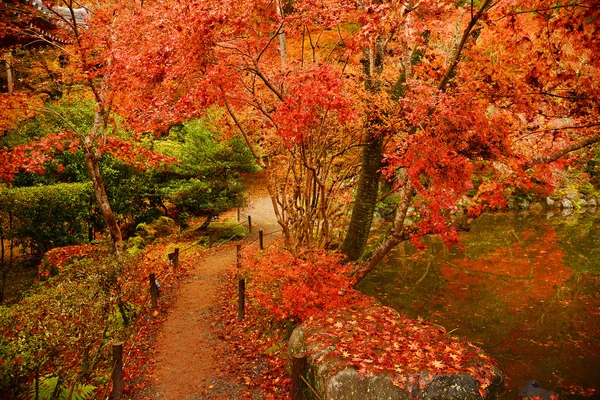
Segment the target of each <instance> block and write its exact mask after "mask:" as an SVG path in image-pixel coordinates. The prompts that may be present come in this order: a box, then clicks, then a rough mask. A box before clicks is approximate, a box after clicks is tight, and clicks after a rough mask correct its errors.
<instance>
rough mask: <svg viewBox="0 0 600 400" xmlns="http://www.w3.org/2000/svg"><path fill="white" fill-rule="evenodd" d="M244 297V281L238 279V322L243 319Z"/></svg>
mask: <svg viewBox="0 0 600 400" xmlns="http://www.w3.org/2000/svg"><path fill="white" fill-rule="evenodd" d="M245 297H246V280H245V279H244V278H240V279H239V280H238V321H241V320H243V319H244V311H245V310H244V301H245Z"/></svg>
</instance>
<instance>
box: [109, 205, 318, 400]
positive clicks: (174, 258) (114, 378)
mask: <svg viewBox="0 0 600 400" xmlns="http://www.w3.org/2000/svg"><path fill="white" fill-rule="evenodd" d="M237 214H238V222H239V223H240V224H241V225H246V224H247V227H248V232H249V233H250V235H249V236H247V237H246V238H244V240H243V242H244V243H243V244H242V243H238V244H237V245H236V265H237V267H238V268H239V267H241V264H240V258H241V251H242V250H243V249H245V248H247V247H249V246H252V245H253V244H254V243H256V242H257V241H258V242H259V249H260V250H263V249H264V238H265V237H266V236H270V235H274V234H276V233H281V232H283V230H282V229H276V230H273V231H270V232H266V233H265V232H264V231H263V230H262V229H259V230H258V232H257V233H256V236H254V235H253V234H252V229H253V226H252V216H251V215H247V216H245V217H246V218H244V219H245V221H240V218H242V212H241V209H238V211H237ZM254 228H256V227H254ZM209 235H210V236H209V247H212V245H213V242H214V241H213V236H212V234H209ZM238 238H239V235H238V234H233V235H232V236H231V237H229V238H227V239H223V240H220V241H219V244H220V245H223V244H228V243H233V242H235V241H238ZM195 246H199V243H197V242H194V243H191V244H190V245H189V246H187V247H185V248H183V249H181V248H178V247H177V248H175V249H174V251H173V252H171V253H168V254H167V260H166V264H165V267H167V271H166V273H165V271H163V272H161V273H158V274H156V273H150V274H149V275H148V283H149V289H150V290H149V294H150V299H149V300H150V304H151V308H157V307H158V298H159V297H160V283H159V281H158V278H161V279H165V280H166V278H167V277H169V276H170V275H171V274H173V273H174V272H175V271H176V270H177V269H178V268H179V265H180V257H181V256H182V255H185V254H187V253H188V252H189V250H190V249H191V248H193V247H195ZM245 290H246V280H245V279H244V278H243V277H241V276H240V277H239V278H238V320H239V321H242V320H243V319H244V316H245ZM142 293H143V291H140V295H141V294H142ZM146 293H148V292H146ZM140 332H141V329H140V331H139V332H138V335H139V334H140ZM138 335H136V337H137V336H138ZM134 347H135V339H134V340H133V341H132V345H131V346H130V348H129V350H128V351H127V353H126V355H125V358H124V357H123V343H122V342H115V343H113V351H112V358H113V361H112V370H111V383H112V391H111V395H110V396H107V391H108V389H109V387H110V385H107V386H106V388H105V391H104V394H103V395H102V398H103V399H105V400H109V399H112V400H119V399H120V398H121V397H122V395H123V390H124V381H123V370H124V367H125V365H126V363H125V361H126V360H127V359H128V358H129V355H130V354H131V351H132V349H133V348H134ZM302 380H304V382H306V380H305V379H304V377H302V376H301V380H300V383H298V385H300V387H302ZM306 384H308V382H306ZM308 387H310V385H308ZM310 388H311V390H313V391H314V389H312V387H310ZM294 390H295V389H294ZM300 390H302V389H300ZM315 394H316V393H315ZM316 395H317V398H318V394H316ZM299 399H300V398H299Z"/></svg>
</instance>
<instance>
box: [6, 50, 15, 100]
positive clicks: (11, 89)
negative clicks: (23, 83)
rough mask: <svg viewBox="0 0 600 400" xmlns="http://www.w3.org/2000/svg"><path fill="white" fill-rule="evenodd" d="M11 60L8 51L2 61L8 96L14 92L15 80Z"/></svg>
mask: <svg viewBox="0 0 600 400" xmlns="http://www.w3.org/2000/svg"><path fill="white" fill-rule="evenodd" d="M11 58H12V55H11V53H10V51H9V52H8V54H7V55H6V58H5V59H4V64H5V65H6V85H7V88H8V94H12V93H13V92H14V91H15V78H14V77H13V71H12V60H11Z"/></svg>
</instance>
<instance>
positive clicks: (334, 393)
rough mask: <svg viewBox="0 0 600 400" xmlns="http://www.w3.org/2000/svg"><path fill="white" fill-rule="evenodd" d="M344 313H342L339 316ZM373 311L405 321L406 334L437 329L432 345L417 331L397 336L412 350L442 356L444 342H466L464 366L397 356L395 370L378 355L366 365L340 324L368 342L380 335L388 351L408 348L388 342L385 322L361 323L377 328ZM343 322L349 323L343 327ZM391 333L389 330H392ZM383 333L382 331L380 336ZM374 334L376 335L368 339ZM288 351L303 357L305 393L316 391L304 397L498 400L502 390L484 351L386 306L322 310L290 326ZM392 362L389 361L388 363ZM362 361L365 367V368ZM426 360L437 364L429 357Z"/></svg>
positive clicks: (451, 344)
mask: <svg viewBox="0 0 600 400" xmlns="http://www.w3.org/2000/svg"><path fill="white" fill-rule="evenodd" d="M342 314H343V316H341V315H342ZM374 315H382V316H383V317H382V318H381V321H388V322H389V321H393V320H394V319H396V321H397V322H394V325H396V326H402V327H406V326H408V327H409V331H407V332H409V333H408V335H409V336H410V335H411V333H410V332H417V331H418V330H423V332H424V334H425V336H424V338H429V336H430V335H435V333H434V332H436V331H437V332H439V334H438V335H437V336H436V337H432V338H431V340H432V341H435V344H434V346H436V347H435V348H432V347H431V344H430V343H429V342H428V341H427V339H426V340H423V342H422V343H419V342H416V341H418V337H419V336H416V338H417V339H415V340H412V339H406V338H405V337H398V341H400V342H402V341H406V340H408V341H410V342H411V346H412V347H411V349H410V350H408V351H411V352H412V351H415V352H416V351H418V350H419V346H422V347H423V349H427V348H429V349H430V352H431V353H433V357H436V358H440V357H441V354H440V353H444V350H441V351H440V350H439V349H441V348H442V347H443V346H445V348H446V349H451V348H453V347H456V346H461V347H464V348H465V349H466V352H465V354H466V355H468V357H467V356H466V355H465V358H464V359H461V363H462V364H463V365H462V367H461V368H462V369H461V368H449V369H447V370H444V369H443V368H442V369H436V368H428V367H425V366H424V365H421V366H420V367H417V368H415V365H412V366H408V369H405V368H404V367H406V365H405V364H402V357H400V359H399V360H397V361H398V363H399V364H396V366H397V367H398V366H401V368H397V369H396V370H395V369H390V368H389V364H390V360H387V363H385V364H387V366H386V365H382V364H380V363H378V360H371V361H370V362H369V363H367V364H365V363H361V362H360V361H359V360H360V359H361V357H362V356H361V355H360V353H361V351H364V350H365V349H359V348H356V349H355V350H356V352H352V348H350V349H349V347H348V346H351V345H352V344H351V343H348V341H347V340H346V341H345V340H344V338H343V337H340V336H343V335H344V332H341V331H340V329H342V331H343V330H344V329H346V332H350V330H352V334H351V336H352V337H354V335H366V337H367V340H369V341H370V343H371V344H372V343H374V342H376V341H377V339H382V338H383V340H381V343H380V346H381V348H386V347H387V348H388V349H390V346H391V349H392V351H391V353H392V354H393V353H394V352H395V351H394V350H397V351H396V352H397V353H398V354H401V353H402V354H403V355H405V353H406V350H402V349H399V348H398V346H395V344H396V343H397V342H396V341H393V340H392V341H391V342H392V343H390V340H389V337H390V336H389V334H390V332H383V330H384V329H386V328H389V327H388V326H381V327H380V328H381V330H380V331H376V332H373V331H369V329H368V327H367V326H366V324H365V322H367V324H369V323H375V325H374V326H375V327H377V324H376V323H377V321H374V319H376V318H373V317H372V316H374ZM364 318H366V320H365V319H364ZM381 321H380V322H381ZM349 322H355V324H353V325H352V326H351V325H349V324H348V323H349ZM345 325H347V326H349V328H344V326H345ZM363 328H367V329H363ZM340 332H341V334H340ZM391 333H392V334H393V332H391ZM381 334H383V336H382V337H379V335H381ZM386 335H387V336H386ZM373 336H375V339H374V340H371V339H373V338H372V337H373ZM386 338H387V339H386ZM446 342H447V343H446ZM358 343H359V344H360V343H361V342H360V339H358ZM359 347H360V346H359ZM367 347H368V346H367ZM341 348H344V349H345V350H341ZM436 350H437V351H436ZM288 355H289V357H290V360H291V359H293V358H294V357H301V356H305V357H306V358H307V369H306V372H305V374H304V376H305V377H306V378H307V380H308V382H309V383H310V386H311V388H306V389H305V393H308V392H310V391H312V390H314V391H316V392H317V394H318V396H319V397H317V396H309V397H308V398H320V399H323V400H351V399H361V400H379V399H387V400H396V399H398V400H405V399H406V400H409V399H414V398H417V399H424V400H438V399H439V400H441V399H448V400H471V399H473V400H475V399H477V400H480V399H496V398H497V397H498V396H499V395H500V394H501V393H502V392H503V390H504V376H503V374H502V372H501V371H500V369H499V368H498V367H497V364H496V362H495V361H494V360H493V359H492V358H491V357H490V356H488V355H486V354H485V353H484V352H483V350H481V349H479V348H478V347H476V346H474V345H472V344H471V343H469V342H467V341H466V340H462V339H459V338H456V337H451V336H449V335H447V334H446V333H445V330H444V329H443V328H442V327H439V326H436V325H433V324H430V323H426V322H423V321H416V320H410V319H408V318H406V317H403V316H402V315H400V314H399V313H398V312H397V311H395V310H393V309H391V308H390V307H386V306H383V305H380V304H371V305H368V306H364V305H361V306H356V307H350V308H347V309H344V310H341V311H340V310H338V312H337V313H336V312H335V311H333V312H330V313H326V314H325V315H323V316H322V317H320V318H318V319H311V320H308V321H305V322H304V323H302V324H301V325H300V326H298V327H296V329H295V330H294V331H293V333H292V335H291V337H290V339H289V345H288ZM363 355H364V354H363ZM372 355H374V354H372ZM374 358H375V357H374ZM425 358H426V357H425ZM380 360H381V359H380ZM367 361H369V360H367ZM417 361H418V360H417ZM394 362H395V361H392V363H394ZM417 364H418V363H417ZM365 365H366V367H367V369H365ZM427 365H436V364H432V363H431V362H430V363H428V364H427ZM442 365H443V364H442ZM311 395H312V394H311Z"/></svg>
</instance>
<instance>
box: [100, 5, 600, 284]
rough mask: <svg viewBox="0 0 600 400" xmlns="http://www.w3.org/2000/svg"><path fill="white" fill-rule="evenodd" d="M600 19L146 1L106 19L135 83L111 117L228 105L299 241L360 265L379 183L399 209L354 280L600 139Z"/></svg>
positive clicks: (138, 118)
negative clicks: (334, 248)
mask: <svg viewBox="0 0 600 400" xmlns="http://www.w3.org/2000/svg"><path fill="white" fill-rule="evenodd" d="M598 12H599V11H598V6H597V5H596V4H595V3H594V2H591V1H581V2H578V3H561V2H558V3H552V4H551V5H549V4H547V3H545V2H543V1H533V0H531V1H529V0H528V1H521V2H514V3H506V2H493V1H482V2H474V1H471V2H468V1H467V2H459V3H456V2H450V1H447V2H446V1H442V2H440V1H421V2H411V1H406V2H403V1H371V2H359V3H356V2H350V1H342V2H328V1H320V2H315V1H308V0H307V1H296V2H293V3H284V2H277V1H276V2H261V1H246V2H243V3H236V4H233V3H231V2H228V1H225V2H219V3H218V4H216V5H215V4H213V3H209V2H204V1H196V2H194V3H189V4H188V3H186V4H183V5H180V4H172V3H167V2H161V1H157V2H153V3H152V4H146V5H144V7H141V6H139V7H137V8H135V10H133V11H132V12H131V13H130V14H129V15H128V16H127V17H125V16H123V18H121V19H118V24H116V23H115V24H113V26H114V27H115V30H114V31H113V36H112V37H115V38H118V39H116V40H115V43H116V45H115V47H113V54H115V59H114V62H113V64H112V67H113V70H112V72H111V77H112V78H111V79H115V80H116V82H119V84H118V85H119V86H122V87H127V88H130V90H128V91H123V92H120V93H119V94H117V95H116V97H115V98H114V104H115V106H117V107H118V108H119V110H120V111H121V112H122V113H124V115H127V116H128V118H129V119H130V121H131V122H132V123H133V124H134V125H135V124H136V123H137V125H138V127H139V128H142V129H144V128H146V129H148V127H152V128H158V127H161V126H168V125H169V124H171V123H174V122H177V121H179V120H182V119H185V118H189V117H191V116H196V115H200V114H202V113H203V111H204V109H205V108H206V107H207V106H208V105H212V104H218V105H220V106H222V107H223V108H224V109H226V110H227V113H228V116H229V120H228V121H224V122H223V123H224V125H227V126H229V127H230V128H231V132H237V134H240V135H241V136H242V137H243V138H244V140H245V141H246V143H247V145H248V146H249V147H250V149H251V151H252V152H253V154H254V156H255V157H256V159H257V161H258V162H259V163H260V164H261V165H262V166H263V167H264V168H266V169H267V171H268V173H269V175H270V177H271V181H270V182H271V183H270V192H271V196H272V199H273V205H274V209H275V212H276V215H277V218H278V221H279V223H280V225H281V226H282V229H283V231H284V235H285V237H286V239H287V241H288V243H289V244H294V245H296V246H303V245H318V246H331V245H340V244H341V245H342V249H343V250H344V251H345V252H346V253H347V255H348V256H349V258H350V259H356V258H358V257H360V256H361V255H363V256H364V246H365V243H366V238H367V237H368V235H369V232H370V226H371V220H372V215H373V207H374V204H375V202H376V200H377V199H378V196H379V194H380V193H379V182H380V179H381V177H380V174H383V175H384V176H385V178H386V179H387V180H388V182H390V184H389V186H390V189H391V190H390V191H389V193H396V194H397V195H398V197H399V199H400V200H399V204H398V208H397V212H396V217H395V222H394V226H393V228H392V230H391V231H390V232H389V233H387V235H386V236H385V237H384V238H383V239H382V241H381V242H380V245H379V246H378V247H377V248H376V249H374V251H373V252H372V253H369V254H368V255H367V256H366V258H367V260H366V262H365V263H364V264H363V268H361V269H360V271H359V276H360V275H363V274H365V273H366V272H368V271H369V270H370V269H372V268H373V267H374V265H376V264H377V262H379V260H381V258H382V257H384V256H385V254H387V253H388V252H389V250H390V249H392V248H393V247H394V246H396V245H397V244H398V243H400V242H402V241H404V240H409V239H413V240H415V241H418V238H419V237H420V236H422V235H427V234H439V235H441V236H442V238H444V239H445V240H446V241H447V242H448V243H452V242H454V241H456V240H457V239H458V234H457V232H458V230H460V229H462V228H468V226H469V224H470V223H471V222H472V219H473V218H474V217H476V216H477V215H479V214H480V213H481V212H482V211H483V210H485V209H488V208H490V207H491V208H494V207H497V206H501V205H503V203H504V195H505V194H506V189H507V188H509V187H519V186H520V187H530V186H532V185H538V186H541V187H542V188H545V189H550V188H551V186H552V184H553V177H552V173H551V172H552V168H553V166H552V162H554V161H556V160H558V159H559V158H561V157H563V156H565V155H567V154H569V153H571V152H573V151H575V150H578V149H580V148H582V147H585V146H590V145H592V144H593V143H595V142H596V141H597V140H598V137H597V126H598V119H597V118H598V116H597V107H596V105H597V99H598V93H597V87H598V85H597V83H598V82H597V79H598V77H599V76H600V74H598V64H597V63H598V61H597V59H596V58H594V56H593V55H594V54H595V52H596V51H597V49H598V39H597V37H598V35H597V33H598V32H597V31H598V23H597V20H598ZM113 14H114V13H113ZM136 26H144V27H146V29H145V30H140V29H134V27H136ZM142 31H143V32H151V35H146V34H143V33H142ZM360 149H362V152H361V151H359V150H360ZM361 154H362V155H361ZM357 172H360V174H361V175H360V177H358V175H357ZM357 183H358V187H357V193H356V194H355V201H354V206H353V209H352V218H353V220H354V221H350V222H348V220H347V218H346V216H347V214H348V208H347V207H348V206H349V204H350V202H349V201H348V200H349V199H351V198H352V197H351V196H352V195H353V193H352V189H353V187H354V186H355V185H356V184H357ZM471 190H473V191H475V195H474V196H472V197H466V196H465V195H466V194H467V192H469V191H471ZM348 223H349V225H348ZM346 231H347V234H346V240H345V241H344V242H343V243H342V240H341V239H342V237H343V236H344V233H345V232H346Z"/></svg>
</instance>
